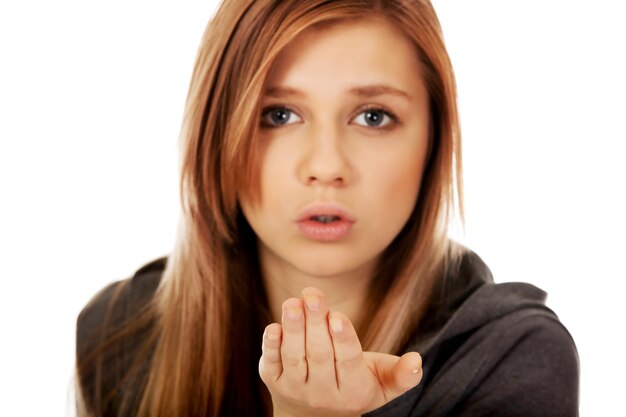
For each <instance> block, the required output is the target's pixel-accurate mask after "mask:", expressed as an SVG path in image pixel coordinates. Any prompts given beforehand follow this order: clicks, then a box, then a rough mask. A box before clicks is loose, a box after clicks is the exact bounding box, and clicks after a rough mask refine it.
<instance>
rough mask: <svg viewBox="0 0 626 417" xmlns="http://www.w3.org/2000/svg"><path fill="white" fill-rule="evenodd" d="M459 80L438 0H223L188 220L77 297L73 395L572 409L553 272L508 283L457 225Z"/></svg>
mask: <svg viewBox="0 0 626 417" xmlns="http://www.w3.org/2000/svg"><path fill="white" fill-rule="evenodd" d="M455 96H456V90H455V82H454V76H453V72H452V68H451V66H450V61H449V59H448V56H447V53H446V49H445V46H444V43H443V40H442V35H441V30H440V27H439V23H438V20H437V17H436V15H435V12H434V11H433V8H432V6H431V5H430V3H429V2H428V1H426V0H413V1H408V0H339V1H314V0H280V1H275V0H226V1H224V3H223V4H222V5H221V7H220V9H219V10H218V11H217V13H216V15H215V16H214V18H213V19H212V21H211V22H210V24H209V26H208V28H207V30H206V33H205V35H204V38H203V40H202V44H201V47H200V50H199V53H198V57H197V61H196V65H195V68H194V73H193V78H192V82H191V88H190V91H189V97H188V102H187V108H186V114H185V121H184V127H183V131H182V136H181V145H182V163H181V167H182V173H181V174H182V175H181V201H182V204H183V209H184V210H183V214H182V218H181V222H180V230H179V235H178V240H177V242H176V245H175V247H174V249H173V251H172V253H171V254H170V255H169V256H168V257H166V258H161V259H157V260H155V261H153V262H150V263H148V264H147V265H145V266H143V267H142V268H141V269H139V270H138V271H137V272H136V273H135V274H134V276H133V277H132V278H130V279H126V280H122V281H118V282H115V283H113V284H111V285H110V286H108V287H107V288H105V289H103V290H102V291H101V292H100V293H99V294H97V295H96V296H95V297H94V298H93V299H92V301H91V302H90V303H89V304H88V305H87V306H86V307H85V308H84V309H83V311H82V312H81V314H80V316H79V318H78V325H77V333H78V334H77V341H78V343H77V388H78V390H77V392H78V394H79V395H78V397H79V399H80V400H81V401H80V403H79V413H80V414H82V415H92V416H162V417H165V416H257V415H258V416H276V417H278V416H285V417H286V416H289V417H309V416H325V417H332V416H357V415H368V416H490V415H497V416H520V415H523V416H574V415H577V413H578V412H577V408H578V407H577V406H578V358H577V354H576V349H575V346H574V343H573V341H572V339H571V337H570V335H569V333H568V332H567V330H566V329H565V328H564V327H563V326H562V325H561V324H560V322H559V321H558V319H557V317H556V316H555V315H554V313H552V312H551V311H550V310H549V309H548V308H547V307H545V305H544V303H543V301H544V298H545V293H543V292H542V291H541V290H539V289H537V288H536V287H533V286H531V285H529V284H522V283H517V284H512V283H509V284H494V283H493V280H492V277H491V274H490V272H489V270H488V268H487V266H486V265H485V264H484V263H483V262H482V261H481V260H480V258H479V257H478V256H477V255H476V254H474V253H473V252H471V251H470V250H468V249H466V248H464V247H462V246H461V245H459V244H458V243H455V242H454V241H452V240H450V239H449V238H448V237H447V228H448V225H449V224H450V220H451V219H452V217H453V216H454V213H455V211H458V213H459V215H460V217H461V219H462V218H463V206H462V182H461V173H462V170H461V142H460V132H459V126H458V116H457V108H456V102H455V99H456V97H455ZM418 352H419V353H418ZM420 355H421V356H420ZM422 361H423V362H422Z"/></svg>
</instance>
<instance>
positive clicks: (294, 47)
mask: <svg viewBox="0 0 626 417" xmlns="http://www.w3.org/2000/svg"><path fill="white" fill-rule="evenodd" d="M266 86H267V87H266V90H265V95H264V97H263V98H262V100H263V102H262V106H263V109H264V110H263V115H262V117H261V120H260V121H259V123H260V126H261V127H260V134H259V137H258V138H256V142H255V143H256V145H257V146H258V148H257V149H256V151H257V152H259V154H258V155H259V158H260V174H259V175H260V187H261V190H260V191H261V193H260V195H261V199H260V201H259V203H258V204H252V203H251V202H248V201H241V206H242V209H243V212H244V215H245V217H246V218H247V220H248V222H249V223H250V225H251V226H252V228H253V230H254V231H255V233H256V235H257V237H258V239H259V250H260V252H259V254H260V257H261V261H262V262H271V263H273V264H274V265H276V266H278V267H279V268H281V270H282V271H283V272H298V273H301V274H306V275H310V276H317V277H332V276H339V275H342V274H350V273H354V272H355V271H364V272H367V273H371V271H372V267H373V266H374V265H375V264H376V262H377V260H378V257H379V255H380V254H381V252H382V251H383V250H384V249H385V248H386V247H387V246H388V245H389V244H390V243H391V241H392V240H393V239H394V238H395V236H396V235H397V234H398V233H399V232H400V230H401V229H402V227H403V226H404V225H405V223H406V222H407V220H408V218H409V216H410V214H411V212H412V210H413V208H414V206H415V203H416V199H417V195H418V192H419V188H420V182H421V178H422V171H423V166H424V162H425V156H426V150H427V148H428V135H429V133H428V132H429V126H428V123H429V108H428V102H429V100H428V93H427V91H426V88H425V86H424V83H423V81H422V79H421V76H420V68H419V64H418V60H417V56H416V52H415V50H414V48H413V47H412V45H411V44H410V43H409V41H408V40H407V39H406V38H405V37H404V35H403V34H402V33H401V32H399V31H398V30H396V29H395V28H394V27H393V26H392V25H390V24H389V23H387V22H384V21H367V22H358V23H342V24H339V25H336V26H332V27H330V28H328V27H327V28H316V29H309V30H308V31H306V32H304V33H302V34H301V35H300V36H299V37H298V38H296V39H295V40H294V41H293V42H292V43H290V44H289V46H288V47H287V48H286V49H285V50H283V51H282V52H281V54H280V55H279V57H278V59H277V61H276V62H275V64H274V66H273V67H272V70H271V72H270V75H269V79H268V82H267V84H266ZM307 210H308V211H307ZM320 216H321V217H320Z"/></svg>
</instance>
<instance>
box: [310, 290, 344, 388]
mask: <svg viewBox="0 0 626 417" xmlns="http://www.w3.org/2000/svg"><path fill="white" fill-rule="evenodd" d="M302 299H303V300H304V304H305V306H306V308H305V310H304V311H305V313H304V314H305V318H306V322H305V331H306V336H305V350H306V360H307V367H308V376H307V383H310V384H315V385H317V386H319V387H323V388H329V387H330V386H331V385H329V384H332V388H336V386H337V385H336V377H335V355H334V352H333V343H332V340H331V338H330V333H329V330H328V306H327V304H326V299H325V297H324V293H323V292H322V291H320V290H319V289H317V288H314V287H307V288H305V289H304V290H302Z"/></svg>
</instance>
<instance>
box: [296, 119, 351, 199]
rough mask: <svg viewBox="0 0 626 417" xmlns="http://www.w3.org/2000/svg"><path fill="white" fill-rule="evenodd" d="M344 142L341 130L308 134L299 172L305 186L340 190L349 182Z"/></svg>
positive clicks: (325, 130)
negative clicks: (330, 187) (331, 187)
mask: <svg viewBox="0 0 626 417" xmlns="http://www.w3.org/2000/svg"><path fill="white" fill-rule="evenodd" d="M345 139H346V138H345V137H343V136H342V133H341V132H340V129H337V128H333V129H323V130H322V129H319V130H317V131H311V132H310V134H309V135H308V137H307V138H306V142H305V143H306V145H304V147H303V151H302V158H301V163H300V166H299V168H298V170H299V173H298V176H299V178H300V181H301V182H302V183H303V184H305V185H324V186H334V187H343V186H346V185H347V184H348V183H349V182H350V181H351V180H352V167H351V164H350V161H349V160H348V152H347V144H346V140H345Z"/></svg>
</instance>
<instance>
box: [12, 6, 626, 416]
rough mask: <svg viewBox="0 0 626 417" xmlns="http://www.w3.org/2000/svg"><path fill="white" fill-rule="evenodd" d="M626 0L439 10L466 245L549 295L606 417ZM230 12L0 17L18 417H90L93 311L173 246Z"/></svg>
mask: <svg viewBox="0 0 626 417" xmlns="http://www.w3.org/2000/svg"><path fill="white" fill-rule="evenodd" d="M621 3H622V2H619V1H611V0H596V1H594V2H589V1H556V0H541V1H540V0H534V1H529V0H527V1H512V0H492V1H487V0H482V1H480V0H476V1H471V2H470V1H464V0H439V1H436V2H435V7H436V8H437V10H438V12H439V15H440V19H441V22H442V25H443V27H444V33H445V37H446V41H447V44H448V47H449V52H450V55H451V57H452V61H453V64H454V66H455V71H456V74H457V81H458V85H459V101H460V109H461V117H462V119H461V120H462V127H463V133H464V137H463V140H464V148H463V150H464V160H465V185H466V193H467V194H466V204H467V226H466V232H467V234H466V238H465V239H464V241H465V243H466V244H468V245H469V246H470V247H471V248H472V249H474V250H475V251H476V252H477V253H478V254H479V255H480V256H481V257H482V258H483V259H484V260H485V261H486V262H487V264H488V265H489V266H490V267H491V269H492V272H493V273H494V276H495V279H496V281H499V282H503V281H527V282H531V283H533V284H535V285H537V286H539V287H541V288H543V289H544V290H546V291H547V292H548V293H549V298H548V305H549V306H550V307H551V308H553V309H554V310H555V311H556V312H557V314H558V315H559V317H560V318H561V320H562V321H563V323H564V324H565V325H566V326H567V327H568V328H569V330H570V331H571V333H572V335H573V336H574V338H575V340H576V343H577V346H578V350H579V354H580V361H581V370H582V371H581V377H582V383H581V415H589V416H591V415H616V412H617V410H621V409H622V408H623V407H622V401H621V399H622V398H623V393H622V391H623V388H624V386H625V385H624V383H623V381H622V379H621V378H622V377H623V375H625V374H626V367H625V366H624V360H623V355H622V354H623V352H624V348H625V346H624V337H623V335H622V329H623V328H624V324H623V321H624V320H623V319H624V317H625V315H624V309H623V307H622V306H623V305H624V303H625V302H626V300H625V299H624V296H623V294H622V293H621V291H620V290H621V288H623V286H622V285H621V284H622V281H623V280H624V279H625V278H626V273H625V272H624V268H623V264H622V262H623V259H624V257H623V252H624V249H625V248H626V245H624V243H623V241H624V237H625V234H626V223H625V220H624V213H626V204H625V202H624V186H623V182H624V180H625V179H626V168H624V165H625V163H624V153H625V152H626V145H625V142H626V133H625V131H626V128H625V126H624V122H625V120H626V117H625V110H626V106H625V105H624V97H625V96H626V83H625V81H624V74H626V64H625V62H624V55H625V53H624V40H625V39H626V29H625V27H626V26H625V25H624V24H623V22H624V18H625V17H626V16H625V14H624V12H622V7H623V6H622V5H621ZM214 7H215V3H214V2H211V1H191V0H187V1H176V2H174V1H129V0H126V1H120V0H115V1H109V2H91V1H90V2H87V1H69V0H59V1H55V2H47V1H35V0H32V1H20V2H17V1H6V2H2V3H1V4H0V199H1V204H0V210H1V215H0V279H1V281H0V285H1V286H0V338H1V340H0V415H2V416H43V415H45V416H65V415H71V414H72V411H71V407H70V405H68V403H69V402H70V398H71V395H70V382H71V379H72V373H73V360H74V342H75V339H74V331H75V320H76V316H77V314H78V312H79V311H80V309H81V307H82V306H83V305H84V304H85V303H86V302H87V301H88V299H89V298H90V297H91V295H93V294H94V293H95V292H96V291H97V290H99V289H100V288H101V287H102V286H104V285H105V284H107V283H108V282H110V281H112V280H117V279H122V278H126V277H128V276H130V275H131V274H132V273H133V272H134V271H135V270H136V269H137V268H138V267H140V266H141V265H143V264H144V263H145V262H147V261H149V260H152V259H154V258H156V257H158V256H162V255H164V254H167V253H168V252H169V251H170V248H171V246H172V244H173V241H174V236H175V228H176V222H177V218H178V189H177V184H178V178H177V175H178V170H177V163H178V155H177V138H178V130H179V127H180V122H181V116H182V111H183V104H184V99H185V95H186V91H187V87H188V82H189V78H190V74H191V68H192V65H193V61H194V56H195V52H196V48H197V46H198V43H199V39H200V36H201V33H202V31H203V29H204V25H205V24H206V21H207V20H208V19H209V17H210V16H211V15H212V13H213V10H214ZM364 41H366V40H364ZM537 354H538V355H540V354H541V352H537ZM620 388H621V389H620Z"/></svg>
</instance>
